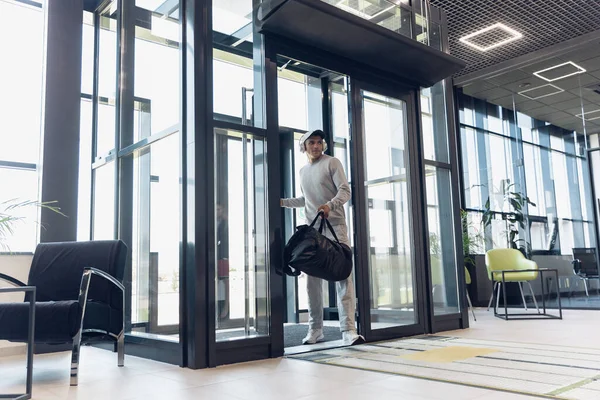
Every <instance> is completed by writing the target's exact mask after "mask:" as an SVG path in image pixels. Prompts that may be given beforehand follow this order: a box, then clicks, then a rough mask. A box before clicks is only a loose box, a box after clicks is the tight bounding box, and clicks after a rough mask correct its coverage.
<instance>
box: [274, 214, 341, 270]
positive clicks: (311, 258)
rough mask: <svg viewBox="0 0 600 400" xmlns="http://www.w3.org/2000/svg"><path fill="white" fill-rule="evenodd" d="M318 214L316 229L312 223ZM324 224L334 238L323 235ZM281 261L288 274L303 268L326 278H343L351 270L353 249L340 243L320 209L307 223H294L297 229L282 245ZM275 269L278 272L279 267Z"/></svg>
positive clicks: (315, 220)
mask: <svg viewBox="0 0 600 400" xmlns="http://www.w3.org/2000/svg"><path fill="white" fill-rule="evenodd" d="M319 218H321V224H320V226H319V229H318V230H317V229H314V228H313V227H314V225H315V223H316V222H317V220H318V219H319ZM325 225H327V229H329V230H330V231H331V233H332V235H333V237H334V238H335V241H334V240H330V239H328V238H326V237H325V235H323V228H324V226H325ZM283 261H284V268H283V272H285V273H286V274H288V275H291V276H298V275H300V273H302V272H304V273H305V274H307V275H311V276H315V277H317V278H321V279H325V280H327V281H343V280H345V279H347V278H348V277H349V276H350V274H351V273H352V250H351V249H350V247H348V245H346V244H344V243H340V241H339V240H338V238H337V236H336V234H335V232H334V230H333V228H332V227H331V224H330V223H329V221H328V220H327V219H326V218H324V216H323V212H320V213H319V214H318V215H317V216H316V217H315V219H314V220H313V221H312V223H311V224H310V225H300V226H298V227H296V233H294V235H293V236H292V237H291V238H290V240H289V241H288V243H287V244H286V245H285V249H284V251H283ZM290 267H291V268H290ZM278 273H280V274H281V271H278Z"/></svg>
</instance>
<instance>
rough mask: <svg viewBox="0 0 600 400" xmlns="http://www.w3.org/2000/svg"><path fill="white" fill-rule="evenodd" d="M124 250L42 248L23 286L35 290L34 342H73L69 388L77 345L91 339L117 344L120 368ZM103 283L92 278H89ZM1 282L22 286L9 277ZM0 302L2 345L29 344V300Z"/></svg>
mask: <svg viewBox="0 0 600 400" xmlns="http://www.w3.org/2000/svg"><path fill="white" fill-rule="evenodd" d="M126 258H127V246H126V245H125V243H123V242H122V241H120V240H106V241H90V242H64V243H41V244H39V245H38V246H37V248H36V250H35V254H34V256H33V262H32V264H31V269H30V271H29V278H28V283H27V286H35V287H36V291H37V302H36V305H35V343H46V344H64V343H72V344H73V351H72V355H71V386H77V383H78V379H77V378H78V371H79V354H80V346H81V342H82V340H83V339H86V338H88V337H90V336H96V337H98V336H106V337H109V338H111V339H113V340H115V341H116V343H117V353H118V365H119V366H120V367H122V366H123V365H124V358H125V353H124V350H125V349H124V338H125V329H124V322H125V313H124V304H125V288H124V286H123V283H122V282H123V275H124V272H125V261H126ZM93 275H95V276H97V277H99V278H102V279H94V281H93V282H92V283H91V284H90V281H91V278H92V276H93ZM0 279H3V280H5V281H7V282H10V283H12V284H14V285H17V286H26V285H25V284H24V283H23V282H20V281H18V280H17V279H15V278H12V277H10V276H7V275H4V274H0ZM25 301H26V302H23V303H0V340H9V341H12V342H27V327H28V315H29V314H28V303H27V301H28V298H27V297H26V298H25Z"/></svg>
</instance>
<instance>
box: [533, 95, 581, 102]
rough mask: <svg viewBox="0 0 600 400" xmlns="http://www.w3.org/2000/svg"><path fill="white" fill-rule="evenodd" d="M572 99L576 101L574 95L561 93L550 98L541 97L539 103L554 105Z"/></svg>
mask: <svg viewBox="0 0 600 400" xmlns="http://www.w3.org/2000/svg"><path fill="white" fill-rule="evenodd" d="M573 99H577V96H575V95H574V94H572V93H569V92H562V93H557V94H553V95H552V96H546V97H542V98H541V99H539V101H540V102H542V103H544V104H555V103H560V102H561V101H567V100H573Z"/></svg>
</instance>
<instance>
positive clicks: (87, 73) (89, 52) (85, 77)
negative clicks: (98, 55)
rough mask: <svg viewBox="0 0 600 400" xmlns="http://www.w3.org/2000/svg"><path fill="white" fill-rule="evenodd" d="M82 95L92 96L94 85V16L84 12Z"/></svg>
mask: <svg viewBox="0 0 600 400" xmlns="http://www.w3.org/2000/svg"><path fill="white" fill-rule="evenodd" d="M81 44H82V46H81V50H82V57H81V93H86V94H89V95H92V92H93V84H94V15H93V14H92V13H90V12H87V11H84V12H83V39H82V43H81Z"/></svg>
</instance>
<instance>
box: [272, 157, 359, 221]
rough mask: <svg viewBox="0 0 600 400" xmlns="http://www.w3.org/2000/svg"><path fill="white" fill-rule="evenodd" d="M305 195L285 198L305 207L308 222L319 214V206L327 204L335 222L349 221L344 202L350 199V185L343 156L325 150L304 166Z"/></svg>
mask: <svg viewBox="0 0 600 400" xmlns="http://www.w3.org/2000/svg"><path fill="white" fill-rule="evenodd" d="M300 188H301V190H302V196H300V197H296V198H294V199H283V203H282V204H283V206H284V207H287V208H299V207H305V209H304V211H305V212H304V213H305V215H306V223H307V224H310V223H311V222H312V220H313V219H314V218H315V217H316V216H317V209H318V208H319V206H321V205H323V204H327V205H328V206H329V208H330V209H331V212H330V213H329V218H328V219H329V222H330V223H331V225H342V224H346V215H345V213H344V204H346V202H348V200H350V196H351V193H350V185H349V184H348V179H346V174H345V173H344V167H343V166H342V163H341V162H340V160H338V159H337V158H335V157H331V156H328V155H327V154H323V155H322V156H321V157H319V159H318V160H316V161H314V162H312V163H308V164H306V165H305V166H304V167H302V169H301V170H300Z"/></svg>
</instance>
